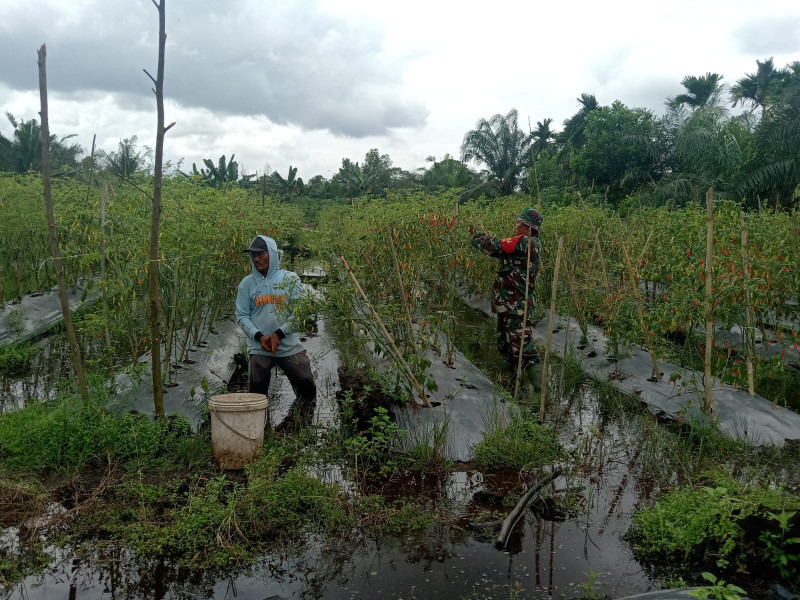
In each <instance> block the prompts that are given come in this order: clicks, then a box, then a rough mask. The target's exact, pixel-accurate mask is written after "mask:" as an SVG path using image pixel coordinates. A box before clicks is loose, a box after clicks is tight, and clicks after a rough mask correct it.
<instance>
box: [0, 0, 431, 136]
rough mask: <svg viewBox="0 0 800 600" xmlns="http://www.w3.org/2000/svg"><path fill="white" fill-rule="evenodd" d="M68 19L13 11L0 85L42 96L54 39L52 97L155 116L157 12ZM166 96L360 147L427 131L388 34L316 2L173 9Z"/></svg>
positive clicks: (80, 14)
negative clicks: (41, 69)
mask: <svg viewBox="0 0 800 600" xmlns="http://www.w3.org/2000/svg"><path fill="white" fill-rule="evenodd" d="M221 7H222V8H221ZM61 10H63V11H64V12H63V13H62V14H51V15H50V17H51V18H50V19H49V21H50V22H49V23H46V22H45V21H44V20H40V19H39V18H34V16H37V17H38V16H40V15H41V13H43V12H44V11H45V5H44V4H40V3H39V2H36V3H34V2H30V3H27V6H26V8H25V9H24V11H25V12H22V11H23V9H21V8H18V9H17V11H16V13H15V11H13V10H12V11H10V15H7V16H6V20H5V23H4V24H3V25H0V56H5V57H6V59H7V60H6V61H5V62H6V65H5V66H4V68H3V69H2V71H0V82H3V83H5V84H7V85H8V86H9V87H11V88H13V89H35V88H36V87H37V85H38V83H37V75H36V67H35V57H36V55H35V50H36V48H37V47H38V46H39V44H40V43H41V42H42V41H43V40H46V41H47V46H48V84H49V86H50V87H51V89H52V90H53V91H59V92H65V93H76V94H79V93H81V92H83V91H86V90H99V91H106V92H111V93H114V94H115V97H116V99H117V102H119V103H124V104H125V105H127V106H131V107H135V108H145V107H147V108H150V107H152V102H153V100H152V99H153V95H152V92H151V91H150V88H151V85H150V83H151V82H150V81H149V79H147V77H146V76H145V75H144V73H143V72H142V68H147V70H148V71H149V72H150V73H151V74H152V75H153V76H155V74H156V58H157V48H156V38H157V24H158V22H157V13H156V10H155V8H154V7H153V5H152V3H151V2H149V1H146V0H139V1H137V2H132V3H130V4H125V5H123V3H112V2H107V1H101V0H87V2H84V3H83V4H80V5H78V8H77V9H76V10H74V11H72V10H71V9H69V8H64V9H61ZM53 22H55V23H56V25H55V26H53V24H52V23H53ZM61 22H63V23H64V25H59V23H61ZM165 94H166V96H167V97H168V98H170V99H172V100H175V101H177V102H179V103H180V104H181V105H182V106H187V107H201V108H207V109H209V110H211V111H213V112H215V113H218V114H231V115H264V116H266V117H267V118H269V119H270V120H271V121H273V122H275V123H279V124H287V123H291V124H295V125H298V126H300V127H302V128H304V129H328V130H330V131H331V132H332V133H334V134H337V135H345V136H352V137H364V136H368V135H385V134H386V133H387V132H388V131H389V129H390V128H398V127H420V126H422V125H424V123H425V121H426V119H427V114H428V112H427V110H426V108H425V107H424V105H423V104H422V103H421V102H420V101H418V100H415V99H410V98H407V97H406V96H405V94H404V90H403V87H402V65H401V64H399V63H397V62H396V61H393V60H391V59H390V58H388V57H386V56H385V55H384V54H383V53H382V51H381V38H380V35H379V34H378V33H376V32H374V31H370V30H367V29H365V28H359V27H357V26H356V25H353V24H351V23H348V22H345V21H343V20H342V19H339V18H337V17H334V16H330V15H326V14H324V13H322V12H320V11H319V10H318V9H317V7H316V4H315V3H314V2H282V3H280V5H279V6H278V5H276V3H266V2H258V1H256V0H230V1H228V2H225V3H213V4H212V3H210V2H197V1H195V2H191V1H190V0H170V2H168V4H167V51H166V76H165ZM168 119H170V120H171V119H175V120H179V115H174V116H172V117H170V116H168Z"/></svg>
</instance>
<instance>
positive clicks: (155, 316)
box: [145, 0, 174, 419]
mask: <svg viewBox="0 0 800 600" xmlns="http://www.w3.org/2000/svg"><path fill="white" fill-rule="evenodd" d="M166 3H167V0H159V2H156V0H153V4H154V5H155V7H156V8H157V9H158V70H157V71H156V77H155V78H153V76H152V75H150V73H148V72H147V70H145V74H146V75H147V76H148V77H149V78H150V80H151V81H152V82H153V84H154V85H155V87H154V88H153V93H154V94H155V95H156V114H157V124H156V158H155V164H154V165H153V212H152V215H151V219H150V262H149V263H148V267H147V292H148V294H149V296H150V348H151V358H152V360H151V365H152V370H153V407H154V409H155V412H156V415H158V416H159V417H161V418H162V419H163V418H165V416H166V415H165V414H164V381H163V377H162V376H161V321H162V313H163V309H162V306H161V288H160V286H159V282H158V267H159V259H158V234H159V228H160V225H161V185H162V180H163V176H164V167H163V164H164V134H165V133H166V132H167V131H168V130H169V129H170V127H172V125H174V123H172V124H170V125H169V126H167V127H164V54H165V47H166V44H167V33H166Z"/></svg>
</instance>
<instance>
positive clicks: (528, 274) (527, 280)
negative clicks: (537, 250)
mask: <svg viewBox="0 0 800 600" xmlns="http://www.w3.org/2000/svg"><path fill="white" fill-rule="evenodd" d="M531 233H532V232H531V230H530V229H529V230H528V240H527V241H528V262H527V263H526V268H525V305H524V307H523V309H522V331H521V332H520V338H519V340H520V342H519V359H518V360H517V383H516V384H515V385H514V400H516V399H517V398H518V397H519V382H520V380H521V379H522V351H523V349H524V348H525V328H526V327H527V325H528V293H529V289H530V284H531V246H533V238H532V237H531V235H530V234H531Z"/></svg>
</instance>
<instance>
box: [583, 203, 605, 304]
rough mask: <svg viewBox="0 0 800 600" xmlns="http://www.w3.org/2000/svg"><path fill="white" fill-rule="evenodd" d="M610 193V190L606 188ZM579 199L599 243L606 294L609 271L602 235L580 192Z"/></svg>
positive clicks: (596, 241)
mask: <svg viewBox="0 0 800 600" xmlns="http://www.w3.org/2000/svg"><path fill="white" fill-rule="evenodd" d="M606 193H608V190H606ZM578 200H580V201H581V206H582V207H583V212H585V213H586V218H587V219H588V221H589V227H591V228H592V231H593V232H594V241H595V243H596V244H597V250H598V252H599V253H600V268H601V269H602V270H603V283H604V284H605V286H606V294H607V293H608V272H607V271H606V261H605V258H604V257H603V247H602V246H601V245H600V236H599V235H598V234H597V227H595V226H594V222H593V221H592V215H591V214H590V213H589V209H588V208H587V207H586V203H585V202H584V201H583V196H581V193H580V192H578Z"/></svg>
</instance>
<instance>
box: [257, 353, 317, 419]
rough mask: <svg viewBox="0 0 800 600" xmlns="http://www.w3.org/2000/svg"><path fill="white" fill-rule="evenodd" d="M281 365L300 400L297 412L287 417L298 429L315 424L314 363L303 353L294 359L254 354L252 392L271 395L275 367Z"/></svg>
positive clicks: (295, 408) (315, 388)
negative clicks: (312, 365) (269, 393)
mask: <svg viewBox="0 0 800 600" xmlns="http://www.w3.org/2000/svg"><path fill="white" fill-rule="evenodd" d="M274 366H278V367H280V368H281V370H282V371H283V372H284V373H285V374H286V377H287V378H288V379H289V383H290V384H291V385H292V389H293V390H294V393H295V396H297V400H296V401H295V404H294V410H293V411H292V413H291V414H290V416H289V417H288V418H287V421H292V423H291V425H294V426H295V428H297V427H302V426H306V425H310V424H311V419H312V418H313V417H314V401H315V400H316V397H317V386H316V385H315V384H314V375H313V373H312V372H311V361H310V360H309V358H308V353H307V352H306V351H305V350H303V351H302V352H298V353H297V354H292V355H291V356H272V355H269V356H264V355H261V354H251V355H250V370H249V373H248V375H249V377H248V391H249V392H252V393H255V394H264V395H265V396H266V395H268V392H269V381H270V377H271V375H272V367H274Z"/></svg>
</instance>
